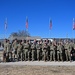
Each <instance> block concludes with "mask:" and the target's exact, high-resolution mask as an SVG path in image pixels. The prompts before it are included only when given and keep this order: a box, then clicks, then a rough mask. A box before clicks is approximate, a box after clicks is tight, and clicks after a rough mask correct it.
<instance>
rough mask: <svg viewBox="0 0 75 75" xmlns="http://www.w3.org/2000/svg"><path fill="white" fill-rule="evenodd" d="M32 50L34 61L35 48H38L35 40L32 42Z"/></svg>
mask: <svg viewBox="0 0 75 75" xmlns="http://www.w3.org/2000/svg"><path fill="white" fill-rule="evenodd" d="M31 50H32V61H34V60H35V57H34V56H35V50H36V44H35V42H33V43H32V44H31Z"/></svg>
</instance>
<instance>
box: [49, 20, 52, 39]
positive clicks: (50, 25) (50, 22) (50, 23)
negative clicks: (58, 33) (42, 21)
mask: <svg viewBox="0 0 75 75" xmlns="http://www.w3.org/2000/svg"><path fill="white" fill-rule="evenodd" d="M49 28H50V31H49V32H50V38H51V29H52V20H51V19H50V20H49Z"/></svg>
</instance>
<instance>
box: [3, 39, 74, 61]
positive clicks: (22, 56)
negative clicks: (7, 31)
mask: <svg viewBox="0 0 75 75" xmlns="http://www.w3.org/2000/svg"><path fill="white" fill-rule="evenodd" d="M74 58H75V43H73V42H72V40H71V41H66V42H63V41H62V40H59V42H57V41H56V40H55V39H53V41H52V42H51V41H50V40H48V39H46V40H42V39H41V40H39V41H37V40H34V41H33V42H31V41H30V40H21V41H18V40H17V39H15V40H13V42H12V43H10V41H9V40H8V39H5V40H4V51H3V61H4V62H6V61H35V60H38V61H40V60H43V61H72V60H74Z"/></svg>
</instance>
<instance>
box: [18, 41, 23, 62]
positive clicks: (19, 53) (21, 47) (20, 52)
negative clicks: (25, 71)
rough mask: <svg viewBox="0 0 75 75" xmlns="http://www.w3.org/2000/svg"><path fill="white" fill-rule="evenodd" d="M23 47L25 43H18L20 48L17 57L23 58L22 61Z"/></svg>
mask: <svg viewBox="0 0 75 75" xmlns="http://www.w3.org/2000/svg"><path fill="white" fill-rule="evenodd" d="M22 49H23V45H22V44H21V42H20V43H19V44H18V49H17V58H18V60H19V59H20V58H21V61H22V55H23V54H22Z"/></svg>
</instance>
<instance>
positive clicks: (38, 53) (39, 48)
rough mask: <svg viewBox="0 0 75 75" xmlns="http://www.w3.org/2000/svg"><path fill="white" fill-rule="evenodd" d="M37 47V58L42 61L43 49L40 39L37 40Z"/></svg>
mask: <svg viewBox="0 0 75 75" xmlns="http://www.w3.org/2000/svg"><path fill="white" fill-rule="evenodd" d="M36 49H37V60H38V61H40V51H41V44H40V41H38V42H37V44H36Z"/></svg>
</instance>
